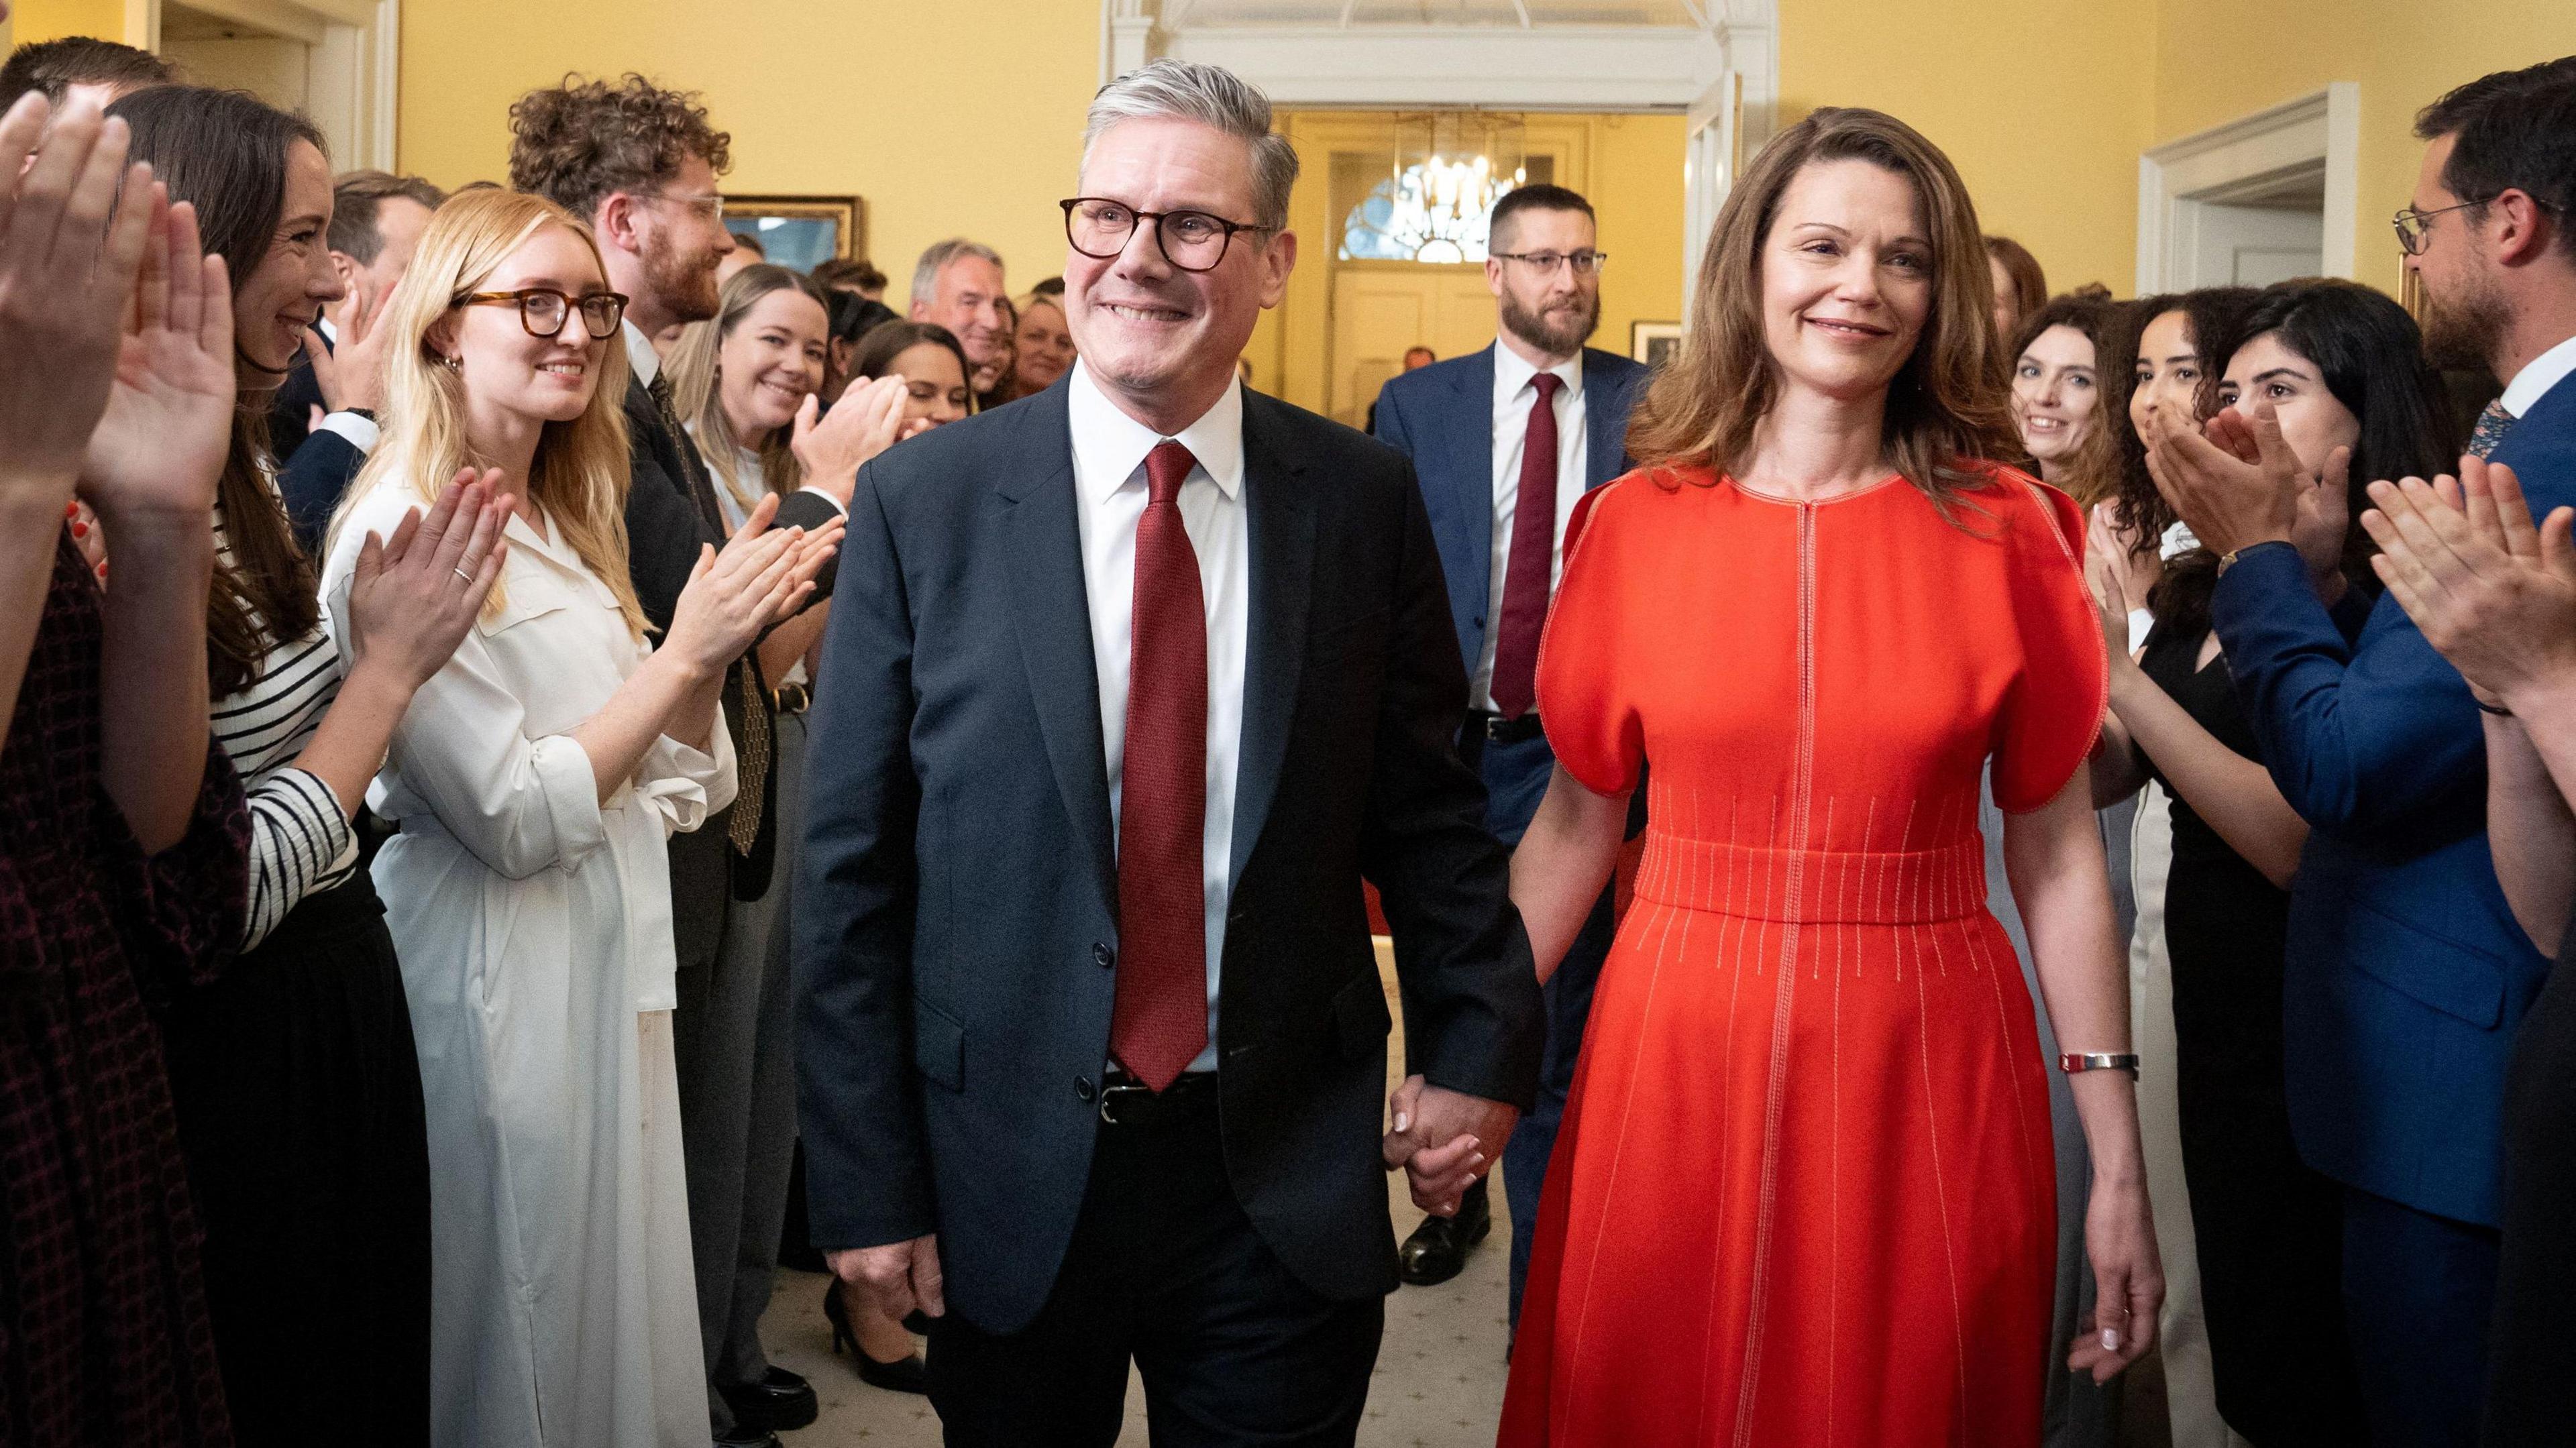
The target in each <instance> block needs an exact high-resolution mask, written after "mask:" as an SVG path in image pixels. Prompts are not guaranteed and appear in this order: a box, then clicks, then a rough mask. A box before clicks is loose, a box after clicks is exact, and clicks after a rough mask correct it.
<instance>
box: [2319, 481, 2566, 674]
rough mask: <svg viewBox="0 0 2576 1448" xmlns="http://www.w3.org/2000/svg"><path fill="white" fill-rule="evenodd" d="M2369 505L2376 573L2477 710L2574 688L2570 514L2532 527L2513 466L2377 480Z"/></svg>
mask: <svg viewBox="0 0 2576 1448" xmlns="http://www.w3.org/2000/svg"><path fill="white" fill-rule="evenodd" d="M2370 500H2371V502H2372V503H2374V504H2376V505H2377V506H2375V507H2373V508H2370V509H2367V510H2365V511H2364V512H2363V513H2362V515H2361V525H2362V527H2363V528H2365V529H2367V530H2369V533H2370V536H2371V538H2372V540H2373V541H2375V542H2377V543H2378V544H2379V547H2380V552H2379V555H2378V556H2377V557H2375V558H2373V559H2371V560H2370V562H2371V567H2372V568H2373V569H2375V570H2377V572H2378V574H2379V576H2380V579H2381V580H2382V581H2383V582H2385V583H2386V584H2387V585H2388V591H2389V593H2390V594H2391V595H2393V596H2394V597H2395V598H2396V599H2397V602H2398V605H2399V606H2400V607H2402V608H2404V609H2405V610H2406V615H2407V617H2409V618H2412V619H2413V620H2415V625H2416V627H2418V628H2420V629H2422V630H2423V631H2424V638H2425V641H2426V642H2428V643H2430V644H2432V645H2433V647H2434V648H2436V649H2439V650H2440V651H2441V653H2442V657H2444V658H2446V659H2448V660H2450V661H2451V665H2452V667H2454V668H2456V669H2458V670H2459V671H2460V674H2461V676H2462V677H2463V678H2466V679H2467V680H2468V681H2469V686H2470V687H2471V688H2472V689H2474V690H2476V691H2477V693H2478V695H2479V697H2480V699H2481V700H2482V701H2483V702H2486V703H2489V704H2495V705H2499V706H2502V707H2508V708H2509V707H2512V706H2513V701H2514V700H2515V699H2516V698H2517V697H2519V696H2521V695H2523V694H2524V693H2526V692H2527V691H2529V690H2531V689H2534V688H2538V687H2543V686H2549V685H2555V686H2558V687H2565V686H2567V685H2568V684H2570V683H2576V543H2571V541H2570V532H2571V529H2576V509H2568V508H2560V509H2558V510H2556V511H2555V512H2553V513H2551V514H2550V515H2549V517H2548V518H2547V519H2546V520H2545V521H2544V522H2542V523H2541V524H2540V525H2539V526H2538V527H2534V526H2533V524H2532V519H2531V507H2530V505H2529V504H2528V503H2527V502H2525V501H2524V499H2523V496H2522V484H2521V481H2520V480H2519V479H2517V478H2516V477H2515V476H2514V472H2513V469H2511V468H2509V467H2505V466H2503V465H2502V464H2490V463H2488V462H2486V461H2485V460H2483V459H2481V458H2477V457H2463V458H2462V459H2460V476H2459V478H2458V479H2457V480H2454V479H2451V478H2448V477H2444V478H2437V479H2435V480H2434V481H2433V482H2432V483H2429V484H2428V483H2426V482H2425V481H2423V480H2422V479H2420V478H2406V479H2402V480H2400V481H2398V482H2394V483H2390V482H2376V483H2372V484H2371V485H2370Z"/></svg>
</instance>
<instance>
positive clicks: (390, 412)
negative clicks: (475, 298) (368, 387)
mask: <svg viewBox="0 0 2576 1448" xmlns="http://www.w3.org/2000/svg"><path fill="white" fill-rule="evenodd" d="M548 226H560V227H562V228H564V229H565V230H566V231H569V232H571V233H572V234H573V235H575V236H577V237H579V238H581V243H582V245H583V246H584V247H587V248H588V249H589V251H590V254H591V260H592V261H594V262H600V257H599V243H598V241H597V240H596V239H595V238H593V237H592V235H591V231H590V227H589V226H587V225H585V224H584V223H583V222H581V221H579V220H577V219H576V218H575V217H574V216H573V215H572V213H570V212H568V211H566V210H564V209H563V208H562V207H560V206H557V205H556V204H554V203H553V202H551V201H548V200H546V199H545V198H544V197H541V196H531V195H528V194H527V193H525V192H519V191H503V190H499V189H497V188H495V189H491V190H482V191H470V192H466V193H463V194H460V195H459V196H457V197H456V198H455V199H454V200H451V201H449V202H448V203H447V204H446V205H445V206H442V207H440V208H439V209H438V211H437V213H436V214H435V215H434V216H432V217H431V219H430V223H429V229H428V230H427V231H425V232H424V233H422V235H421V239H420V249H419V251H418V252H417V253H415V254H414V256H413V257H412V263H411V269H410V270H409V271H406V272H405V273H404V274H403V279H402V281H401V283H400V284H398V285H397V286H396V287H395V288H394V294H393V298H392V300H391V301H389V302H387V303H386V310H385V318H384V321H383V322H382V323H381V325H383V326H387V327H390V328H392V329H393V331H392V332H391V334H390V335H389V336H388V337H387V338H386V343H387V345H386V348H385V426H384V438H383V440H382V441H381V442H379V443H378V444H377V446H376V450H375V451H374V453H372V454H371V455H370V456H369V457H368V458H367V464H366V466H365V467H364V468H361V469H360V470H359V472H358V477H357V480H356V481H355V482H353V483H351V484H350V486H349V491H348V494H347V495H346V496H345V497H344V498H343V499H342V500H341V503H340V507H339V510H338V511H337V512H336V513H335V514H333V516H332V519H331V535H330V536H331V539H332V540H333V542H336V541H337V540H338V538H339V535H340V528H341V526H342V524H343V523H345V522H346V521H347V519H348V516H349V513H350V511H351V510H352V509H353V508H354V507H355V506H356V505H357V502H358V500H359V499H361V498H363V497H365V496H367V495H368V494H369V493H370V492H372V491H374V490H375V489H376V488H378V487H390V486H401V487H407V488H409V489H411V490H412V492H413V493H414V494H416V495H417V496H418V497H419V498H420V499H421V501H422V502H423V503H429V502H433V501H435V500H436V499H437V497H438V494H439V492H440V491H441V490H442V489H444V488H445V487H446V486H447V483H448V480H449V479H451V478H453V477H455V476H456V474H457V472H458V470H460V469H462V468H465V467H469V466H474V465H477V464H479V463H480V462H481V461H482V460H481V459H478V458H476V457H475V456H474V455H473V453H472V452H471V451H470V450H469V449H468V447H467V444H466V437H465V383H464V379H463V375H462V374H461V373H460V372H458V371H455V370H451V369H450V368H448V367H446V366H445V365H443V364H441V363H440V361H439V360H438V357H437V355H436V354H435V353H434V352H433V351H432V350H431V347H430V342H429V334H430V330H431V329H432V328H433V327H435V326H436V325H437V324H438V323H439V321H440V320H441V319H443V318H445V317H447V316H449V315H451V314H453V313H454V311H455V310H456V306H457V302H458V300H459V299H460V298H462V297H463V296H464V295H465V294H466V293H467V292H472V291H479V290H482V289H483V287H484V285H485V283H487V282H488V281H490V280H491V277H492V274H493V273H494V272H496V271H498V270H500V268H501V264H502V263H503V262H505V261H507V260H508V259H509V258H510V255H511V254H512V253H513V252H516V251H517V250H518V249H519V248H520V247H521V246H522V245H524V244H525V243H526V242H527V240H528V238H530V237H532V236H534V235H536V234H537V233H538V232H539V231H540V230H543V229H544V228H546V227H548ZM607 274H608V268H607V265H606V264H605V263H604V262H601V263H600V275H601V276H603V277H604V276H606V275H607ZM564 325H565V326H567V327H579V326H581V325H582V321H581V314H580V312H578V311H575V312H573V313H572V314H571V315H570V316H567V317H566V318H565V319H564ZM626 382H627V371H626V348H625V347H624V345H622V344H621V343H620V341H619V340H618V338H617V337H615V336H613V335H612V336H611V337H609V338H608V339H607V341H606V343H605V344H604V345H603V346H602V347H601V357H600V365H599V385H598V387H597V388H596V389H594V390H593V391H592V393H591V396H590V405H589V406H587V407H585V408H583V409H582V413H581V416H579V417H577V418H574V419H573V420H572V421H570V422H549V423H547V424H546V425H545V428H544V431H543V432H541V433H540V434H539V435H538V438H537V451H536V456H535V457H534V458H533V459H531V460H530V462H529V464H528V498H527V501H528V502H529V503H531V504H534V505H535V506H536V507H538V508H540V509H542V510H543V511H544V513H545V515H546V517H547V519H548V520H549V521H550V522H552V523H553V525H554V527H555V529H556V531H557V532H558V533H559V534H560V535H561V536H562V538H563V540H564V542H565V544H566V545H568V546H569V547H570V548H571V549H572V551H573V554H574V556H576V557H578V558H579V559H580V560H581V561H582V564H583V565H584V566H585V567H587V568H589V569H590V571H591V572H592V573H594V574H596V575H597V576H598V578H599V581H600V582H602V583H604V584H607V585H608V591H609V592H610V593H611V594H613V595H614V596H615V597H616V599H617V607H618V611H619V612H620V613H622V614H624V615H625V616H626V627H627V629H628V631H630V632H631V633H633V634H634V636H635V638H636V639H637V640H638V641H639V642H640V641H641V640H642V639H643V637H644V631H645V621H644V607H643V605H642V604H641V603H639V602H638V601H637V600H636V597H635V583H634V580H633V578H632V577H631V576H630V575H629V573H628V572H627V566H626V489H627V483H628V478H629V472H628V469H629V466H630V464H629V455H628V452H627V440H626V416H625V412H624V405H625V398H626ZM329 546H330V545H328V544H326V545H325V548H326V551H327V550H328V547H329ZM504 602H505V600H504V597H503V589H502V587H501V586H500V585H498V584H496V585H494V587H493V589H492V594H491V596H490V597H489V598H488V599H486V600H485V601H484V604H483V616H484V617H485V618H487V619H488V618H492V617H495V616H496V615H497V614H498V613H499V611H500V609H501V608H502V606H503V604H504Z"/></svg>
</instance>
